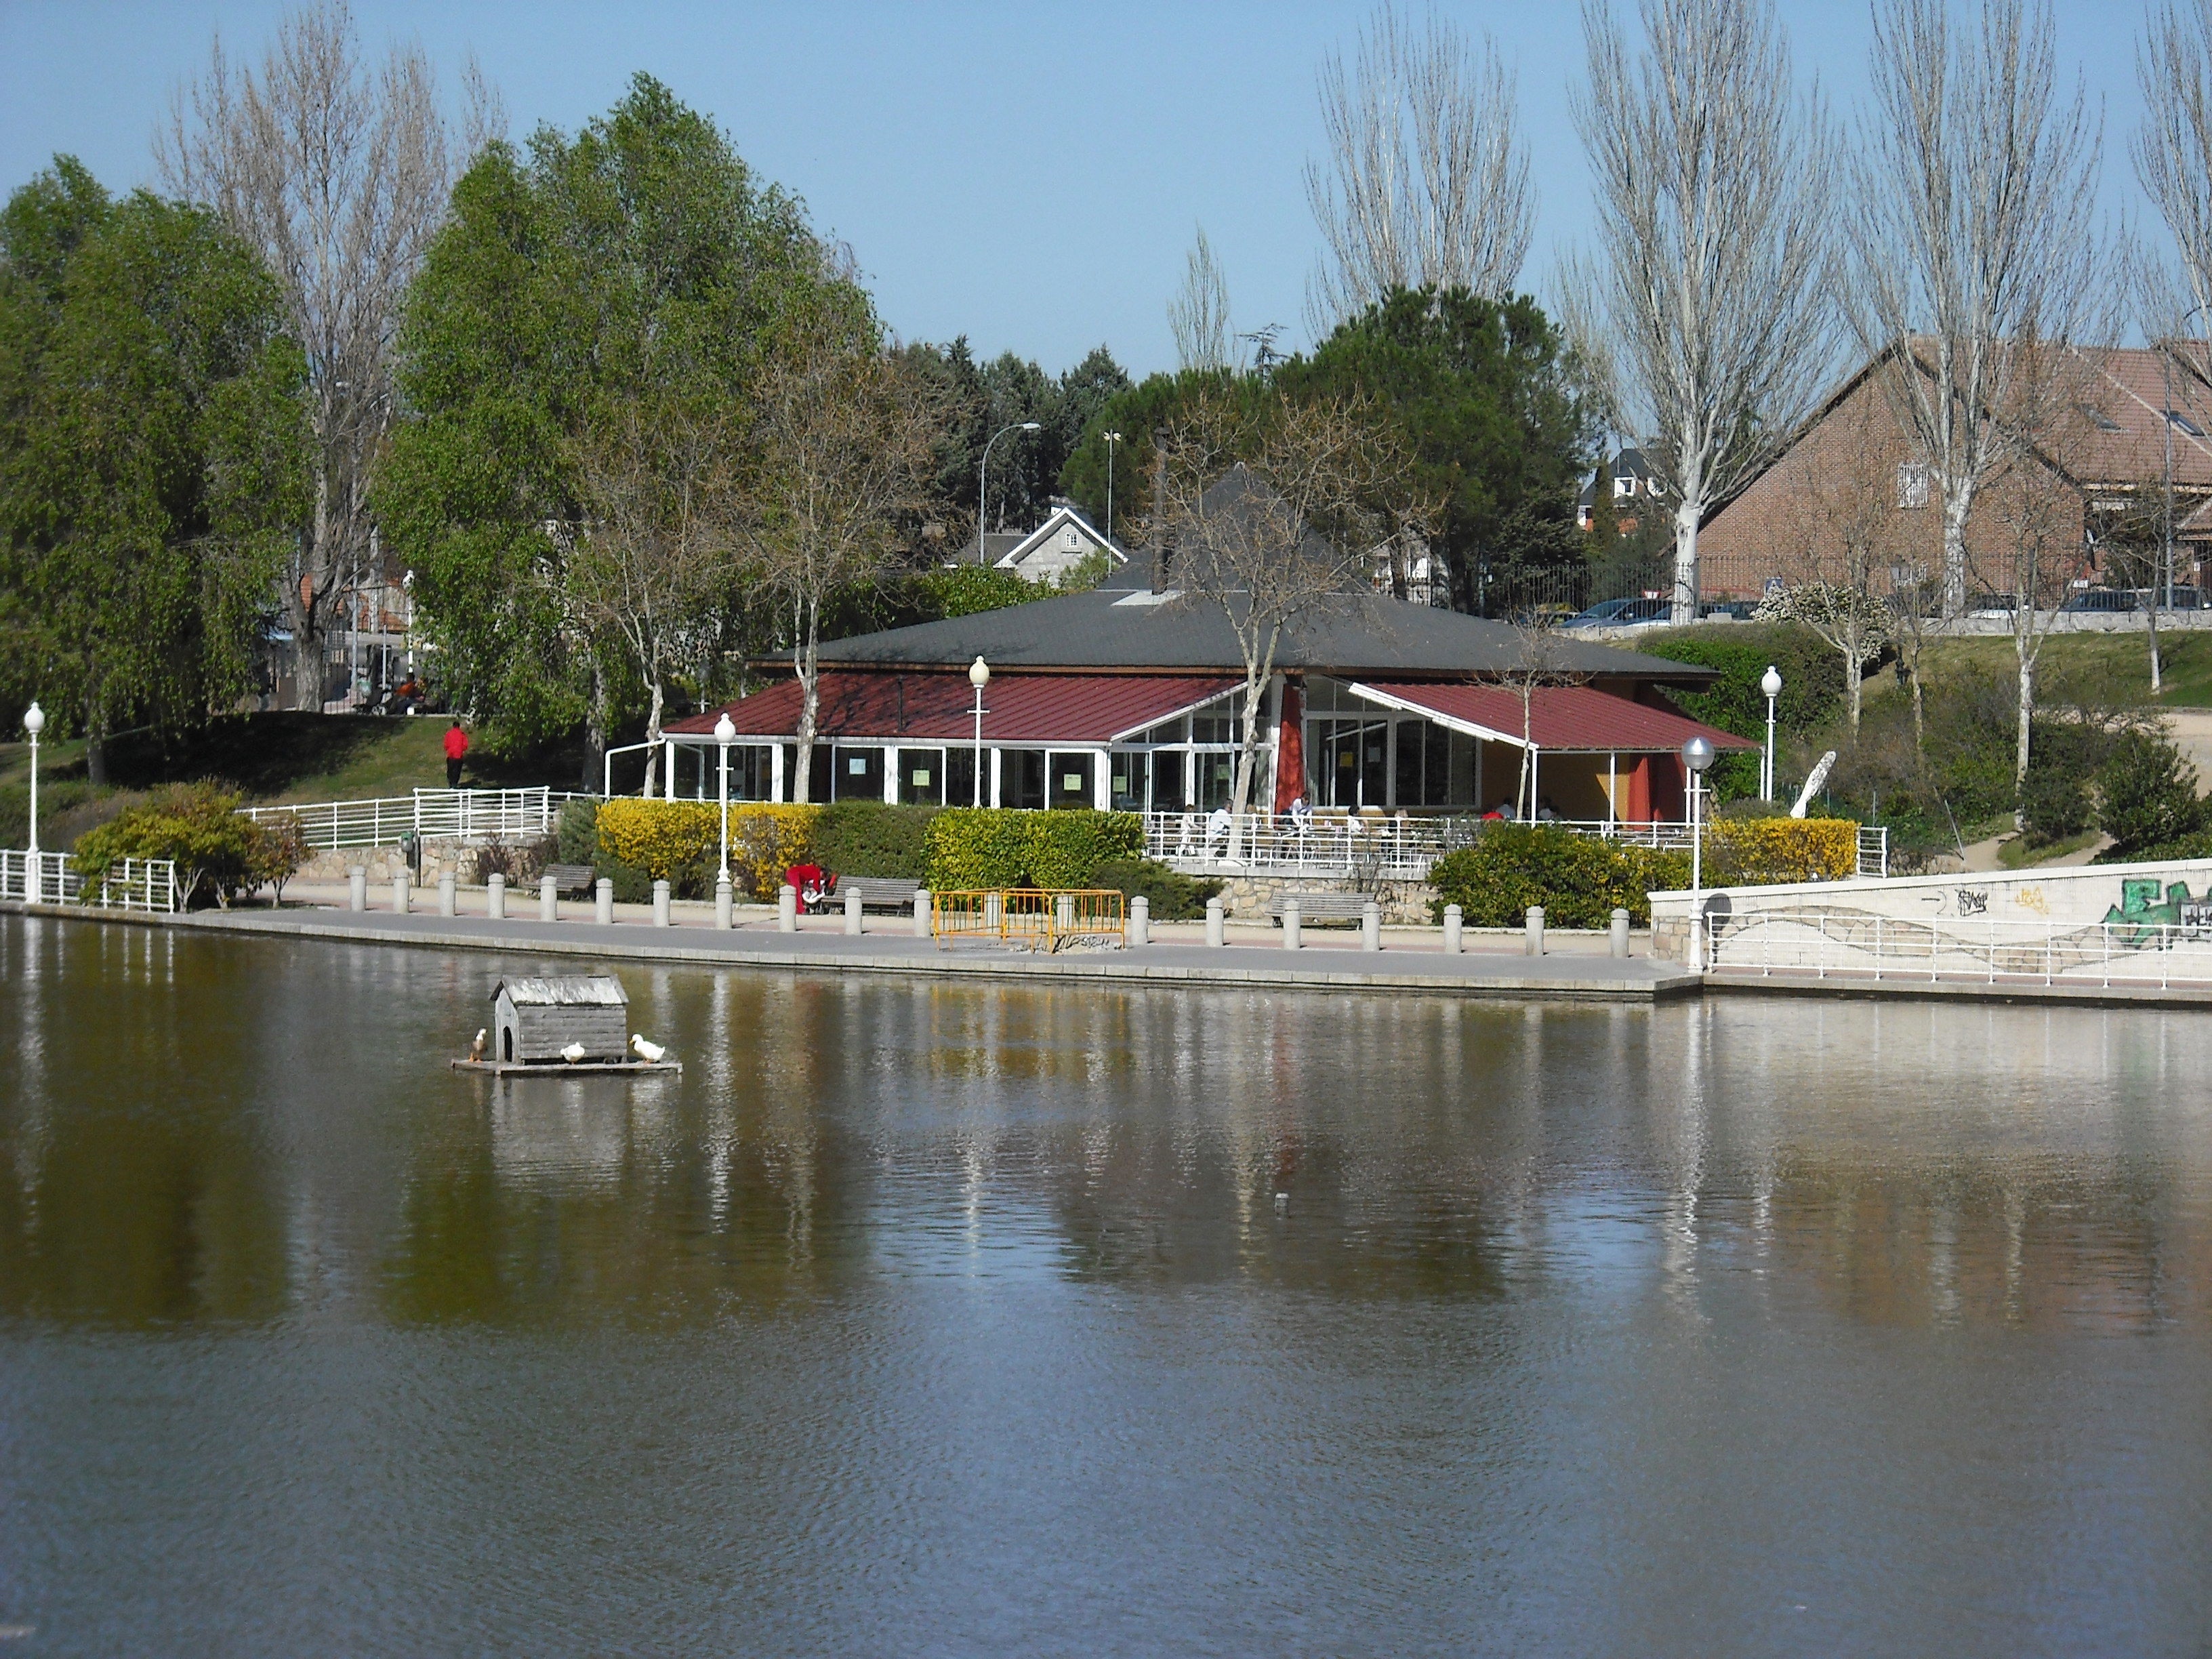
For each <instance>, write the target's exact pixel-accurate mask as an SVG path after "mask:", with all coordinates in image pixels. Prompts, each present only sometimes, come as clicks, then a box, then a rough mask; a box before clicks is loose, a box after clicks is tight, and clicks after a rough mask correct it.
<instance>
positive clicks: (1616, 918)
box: [1613, 910, 1628, 961]
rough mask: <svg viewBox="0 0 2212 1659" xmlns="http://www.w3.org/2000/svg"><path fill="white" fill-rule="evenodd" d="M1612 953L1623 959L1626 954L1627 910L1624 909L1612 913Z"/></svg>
mask: <svg viewBox="0 0 2212 1659" xmlns="http://www.w3.org/2000/svg"><path fill="white" fill-rule="evenodd" d="M1613 955H1614V956H1616V957H1620V958H1622V959H1623V960H1624V961H1625V960H1626V958H1627V956H1628V912H1627V911H1626V910H1615V911H1614V912H1613Z"/></svg>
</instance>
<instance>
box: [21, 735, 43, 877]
mask: <svg viewBox="0 0 2212 1659" xmlns="http://www.w3.org/2000/svg"><path fill="white" fill-rule="evenodd" d="M23 729H24V730H25V731H26V732H29V733H30V734H31V878H32V879H33V880H34V881H35V880H36V879H37V878H38V872H39V733H40V732H43V731H45V730H46V710H45V709H43V708H40V707H39V705H38V704H37V703H36V702H33V703H32V705H31V706H30V707H29V708H26V709H25V710H24V711H23ZM29 896H31V897H33V898H35V897H37V896H38V895H37V894H36V893H35V892H32V893H30V895H29Z"/></svg>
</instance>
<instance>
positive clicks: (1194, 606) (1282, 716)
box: [663, 561, 1756, 823]
mask: <svg viewBox="0 0 2212 1659" xmlns="http://www.w3.org/2000/svg"><path fill="white" fill-rule="evenodd" d="M1139 562H1141V561H1139ZM1138 580H1139V579H1138V578H1137V576H1136V574H1135V573H1134V571H1133V569H1124V570H1122V571H1121V572H1118V573H1117V574H1115V576H1114V577H1113V578H1112V579H1110V580H1109V585H1107V586H1102V587H1099V588H1096V589H1093V590H1091V591H1090V592H1079V593H1070V594H1065V595H1062V596H1060V597H1058V598H1054V599H1041V600H1038V601H1036V602H1035V603H1032V604H1029V605H1013V606H1009V607H1007V608H1006V609H1003V610H998V611H982V612H979V613H977V614H975V615H973V616H967V617H953V618H949V619H947V620H945V621H942V622H933V623H919V624H917V625H915V626H913V627H908V628H897V629H888V630H886V631H884V632H882V633H877V634H867V635H860V636H858V637H856V638H853V639H847V640H840V641H835V642H833V643H830V644H825V645H823V647H821V650H820V653H819V660H820V663H821V667H822V672H821V702H820V710H819V717H818V720H817V734H818V735H817V739H816V741H815V744H814V746H813V752H812V756H811V763H810V764H811V776H810V779H809V787H808V789H807V792H806V794H807V799H810V800H814V801H825V802H826V801H833V800H850V799H867V800H882V801H887V802H903V803H907V804H919V805H955V806H966V805H987V806H1006V807H1026V808H1036V809H1049V808H1054V807H1097V808H1099V809H1111V810H1115V811H1141V812H1155V813H1174V812H1186V813H1197V812H1207V811H1212V809H1213V808H1215V807H1217V806H1221V805H1226V804H1228V801H1229V799H1230V794H1231V787H1232V786H1233V782H1234V779H1235V775H1236V765H1237V738H1238V734H1239V732H1240V729H1241V726H1240V721H1241V716H1242V713H1243V708H1242V705H1243V679H1244V674H1243V658H1242V656H1241V655H1240V653H1239V650H1238V647H1237V637H1236V634H1235V631H1234V630H1233V629H1232V628H1231V625H1230V623H1229V620H1228V618H1227V617H1226V616H1225V615H1224V614H1223V612H1222V611H1221V610H1220V608H1219V606H1218V605H1217V604H1214V603H1212V602H1211V601H1206V600H1200V599H1194V598H1192V597H1188V596H1185V595H1182V594H1178V593H1176V592H1172V591H1168V592H1162V591H1158V590H1157V589H1156V588H1154V587H1152V586H1142V585H1138ZM979 657H980V658H981V659H983V661H984V662H985V663H986V664H987V666H988V668H989V670H990V680H989V684H988V685H987V688H986V689H985V690H984V692H983V695H982V697H981V702H982V706H983V709H984V712H983V714H982V716H981V720H980V722H979V720H978V719H977V716H976V714H975V707H976V702H977V697H976V694H975V690H974V689H973V688H972V687H971V685H970V684H969V666H970V665H971V664H973V663H974V662H975V659H977V658H979ZM757 666H758V667H759V668H760V669H762V670H763V671H776V670H777V669H778V668H779V667H780V668H781V671H783V672H785V673H789V665H788V663H787V662H786V663H781V664H779V663H777V662H775V661H772V660H771V661H764V662H763V663H761V664H759V665H757ZM1713 678H1714V674H1713V672H1712V671H1711V670H1709V669H1705V668H1701V667H1697V666H1694V665H1688V664H1684V663H1676V662H1668V661H1667V660H1665V659H1662V658H1657V657H1651V656H1646V655H1644V654H1641V653H1637V652H1633V651H1627V650H1623V649H1620V648H1617V647H1609V646H1604V645H1599V644H1595V643H1591V642H1585V641H1577V640H1576V639H1575V638H1574V637H1573V636H1572V635H1557V634H1552V635H1541V636H1539V637H1536V638H1534V639H1532V636H1531V635H1529V634H1528V632H1527V631H1526V630H1522V629H1516V628H1514V627H1512V626H1510V625H1509V624H1507V623H1499V622H1492V621H1487V620H1485V619H1483V618H1480V617H1468V616H1463V615H1462V614H1460V613H1458V612H1455V611H1443V610H1436V609H1431V608H1429V607H1426V606H1421V605H1407V604H1405V603H1402V602H1401V601H1398V600H1395V599H1390V598H1389V597H1387V596H1384V595H1381V594H1376V593H1366V592H1352V593H1346V594H1343V595H1340V596H1337V597H1334V598H1333V599H1329V600H1328V601H1327V602H1325V603H1324V604H1323V605H1321V606H1320V607H1318V608H1317V609H1316V610H1315V611H1312V612H1310V613H1309V614H1308V615H1307V616H1306V617H1304V618H1303V619H1302V621H1301V624H1300V626H1299V627H1298V628H1297V630H1296V631H1295V633H1294V634H1292V635H1290V636H1287V637H1286V638H1285V640H1284V641H1283V643H1282V646H1281V647H1280V650H1279V655H1278V664H1277V671H1276V672H1275V673H1274V674H1273V676H1272V677H1271V678H1270V679H1269V681H1268V683H1267V685H1266V687H1265V688H1264V690H1262V692H1261V696H1262V697H1263V699H1264V703H1263V707H1262V709H1261V717H1262V722H1263V727H1262V729H1263V743H1262V747H1261V754H1260V757H1259V763H1260V771H1259V775H1258V778H1257V780H1256V781H1255V786H1254V788H1253V792H1252V800H1253V802H1254V804H1255V805H1258V806H1259V807H1260V808H1261V809H1262V810H1265V809H1267V808H1268V807H1272V808H1273V810H1274V811H1276V812H1278V813H1280V812H1285V811H1289V810H1290V807H1291V802H1292V801H1293V800H1294V799H1297V797H1299V796H1301V795H1303V796H1304V799H1305V800H1306V801H1307V802H1308V804H1309V805H1311V806H1312V807H1313V808H1315V809H1316V811H1322V812H1324V813H1326V812H1328V811H1350V812H1360V813H1372V812H1376V811H1380V812H1385V813H1401V812H1403V813H1410V814H1426V813H1465V812H1470V811H1484V810H1487V809H1489V808H1492V807H1495V806H1498V805H1503V804H1509V803H1516V801H1517V803H1518V805H1519V807H1520V810H1522V811H1528V810H1531V809H1533V808H1534V806H1535V805H1537V804H1539V803H1542V804H1544V805H1547V806H1548V807H1549V809H1550V810H1551V811H1553V813H1555V814H1556V816H1558V817H1560V818H1563V819H1568V820H1576V821H1581V822H1585V823H1650V822H1652V821H1655V820H1662V821H1664V820H1679V819H1680V817H1682V815H1683V811H1684V799H1685V797H1684V791H1683V770H1682V764H1681V760H1680V749H1681V746H1682V744H1683V743H1684V742H1685V741H1686V739H1688V738H1691V737H1692V736H1699V735H1702V736H1703V737H1705V738H1707V739H1708V740H1710V741H1711V743H1712V744H1713V745H1714V746H1715V747H1716V748H1717V749H1748V748H1753V747H1755V746H1756V745H1754V744H1749V743H1747V742H1746V741H1745V740H1744V739H1742V738H1737V737H1735V736H1732V735H1730V734H1729V733H1727V732H1720V731H1717V730H1715V729H1714V728H1712V727H1711V726H1705V725H1704V724H1702V723H1701V722H1699V721H1697V720H1692V719H1690V718H1689V717H1688V716H1686V714H1682V713H1681V712H1680V710H1679V709H1678V708H1675V707H1674V705H1673V704H1672V703H1671V702H1669V700H1668V692H1669V691H1670V690H1697V689H1699V688H1701V687H1703V686H1705V685H1707V684H1710V683H1711V680H1712V679H1713ZM800 707H801V702H800V691H799V684H798V681H797V680H796V678H786V679H783V680H781V681H780V682H779V683H777V684H772V685H770V686H769V687H767V688H766V689H764V690H761V691H758V692H757V693H755V694H753V695H752V696H748V697H744V698H743V699H741V700H739V701H738V702H734V703H732V704H730V705H728V707H727V708H726V710H723V709H713V710H708V711H707V712H705V713H702V714H696V715H693V716H691V717H689V718H687V719H684V720H678V721H675V722H673V723H672V724H671V726H669V727H668V728H667V732H666V741H667V744H668V759H669V764H668V766H667V767H666V768H665V769H663V775H664V776H665V778H667V779H668V780H669V784H668V787H669V788H670V790H671V793H678V794H680V795H682V796H684V797H688V798H696V799H714V797H715V794H716V776H715V766H716V752H715V751H716V744H715V742H714V735H713V733H714V726H715V723H716V720H717V717H718V716H719V715H720V714H722V713H725V712H726V713H727V714H728V715H729V717H730V720H731V722H732V725H733V726H735V728H736V732H737V737H736V740H735V742H734V743H733V744H732V749H731V753H730V793H731V798H732V799H733V800H761V801H785V800H791V799H796V790H795V788H794V785H795V783H796V770H797V767H798V751H797V745H796V744H795V742H794V741H793V734H794V732H796V731H797V729H798V725H799V713H800ZM1524 755H1525V756H1526V757H1528V763H1529V765H1528V769H1527V771H1526V772H1525V773H1524V769H1523V757H1524Z"/></svg>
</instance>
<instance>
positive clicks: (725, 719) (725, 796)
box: [714, 708, 738, 881]
mask: <svg viewBox="0 0 2212 1659" xmlns="http://www.w3.org/2000/svg"><path fill="white" fill-rule="evenodd" d="M737 735H738V728H737V727H736V726H732V724H731V723H730V711H729V710H728V709H726V708H725V709H724V710H723V711H722V717H721V719H720V720H716V721H715V722H714V742H715V744H717V745H718V746H719V747H720V750H721V751H722V879H723V880H724V881H727V880H729V878H730V739H731V738H734V737H736V736H737Z"/></svg>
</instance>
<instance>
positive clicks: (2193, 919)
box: [2105, 876, 2212, 939]
mask: <svg viewBox="0 0 2212 1659" xmlns="http://www.w3.org/2000/svg"><path fill="white" fill-rule="evenodd" d="M2105 921H2106V925H2107V926H2110V925H2112V924H2114V923H2124V924H2126V925H2128V926H2130V927H2141V928H2152V927H2155V928H2158V929H2160V930H2161V931H2164V930H2166V929H2168V928H2171V929H2174V930H2177V932H2178V934H2179V937H2180V938H2182V939H2212V886H2208V887H2207V888H2206V889H2205V895H2204V896H2203V898H2201V899H2197V898H2191V897H2190V896H2189V884H2188V883H2187V882H2185V881H2177V882H2172V883H2166V882H2162V881H2160V879H2159V878H2157V877H2156V876H2138V877H2130V878H2127V879H2125V880H2123V881H2122V882H2121V883H2120V902H2118V904H2115V905H2114V906H2112V908H2111V909H2109V910H2107V911H2106V912H2105Z"/></svg>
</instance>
